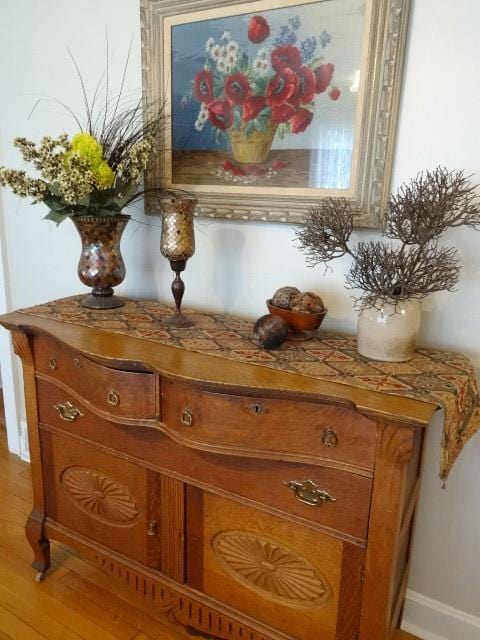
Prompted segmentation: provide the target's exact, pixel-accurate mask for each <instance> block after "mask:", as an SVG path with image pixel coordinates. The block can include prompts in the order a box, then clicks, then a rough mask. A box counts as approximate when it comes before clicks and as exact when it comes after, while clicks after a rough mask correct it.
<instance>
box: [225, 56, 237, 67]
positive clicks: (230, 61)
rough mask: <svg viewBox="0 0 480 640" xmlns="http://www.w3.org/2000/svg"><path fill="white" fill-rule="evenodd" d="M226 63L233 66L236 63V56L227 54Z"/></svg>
mask: <svg viewBox="0 0 480 640" xmlns="http://www.w3.org/2000/svg"><path fill="white" fill-rule="evenodd" d="M227 64H228V65H230V66H231V67H234V66H235V65H236V64H237V56H234V55H232V54H230V55H228V56H227Z"/></svg>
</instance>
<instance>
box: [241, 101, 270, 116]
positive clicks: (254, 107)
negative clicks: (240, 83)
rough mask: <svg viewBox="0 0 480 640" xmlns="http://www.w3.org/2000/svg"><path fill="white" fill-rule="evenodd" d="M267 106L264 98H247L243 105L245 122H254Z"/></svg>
mask: <svg viewBox="0 0 480 640" xmlns="http://www.w3.org/2000/svg"><path fill="white" fill-rule="evenodd" d="M266 106H267V101H266V100H265V98H264V97H263V96H252V97H250V98H247V99H246V100H245V102H244V103H243V113H242V118H243V119H244V120H253V119H254V118H256V117H257V116H258V114H259V113H260V111H261V110H262V109H265V107H266Z"/></svg>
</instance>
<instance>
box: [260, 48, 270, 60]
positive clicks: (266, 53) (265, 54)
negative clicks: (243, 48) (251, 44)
mask: <svg viewBox="0 0 480 640" xmlns="http://www.w3.org/2000/svg"><path fill="white" fill-rule="evenodd" d="M270 55H271V51H270V49H269V47H262V48H261V49H260V50H259V51H258V53H257V59H259V60H269V59H270Z"/></svg>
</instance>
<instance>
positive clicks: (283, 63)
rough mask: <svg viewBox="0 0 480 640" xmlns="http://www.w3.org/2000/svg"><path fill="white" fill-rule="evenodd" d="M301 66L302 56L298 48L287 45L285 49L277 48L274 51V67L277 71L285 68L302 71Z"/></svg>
mask: <svg viewBox="0 0 480 640" xmlns="http://www.w3.org/2000/svg"><path fill="white" fill-rule="evenodd" d="M301 66H302V56H301V55H300V51H299V50H298V49H297V47H294V46H293V45H291V44H287V45H286V46H285V47H277V48H276V49H274V50H273V51H272V67H273V68H274V69H275V71H280V70H281V69H285V67H289V68H290V69H300V67H301Z"/></svg>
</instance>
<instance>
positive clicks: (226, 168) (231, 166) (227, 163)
mask: <svg viewBox="0 0 480 640" xmlns="http://www.w3.org/2000/svg"><path fill="white" fill-rule="evenodd" d="M222 168H223V170H224V171H232V169H234V168H235V165H234V164H233V162H232V161H231V160H225V162H224V163H223V165H222Z"/></svg>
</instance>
